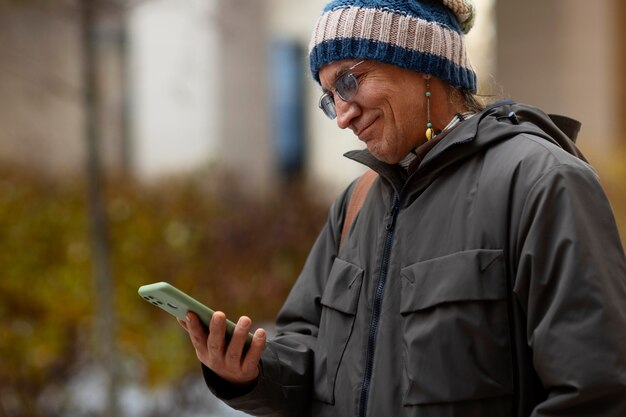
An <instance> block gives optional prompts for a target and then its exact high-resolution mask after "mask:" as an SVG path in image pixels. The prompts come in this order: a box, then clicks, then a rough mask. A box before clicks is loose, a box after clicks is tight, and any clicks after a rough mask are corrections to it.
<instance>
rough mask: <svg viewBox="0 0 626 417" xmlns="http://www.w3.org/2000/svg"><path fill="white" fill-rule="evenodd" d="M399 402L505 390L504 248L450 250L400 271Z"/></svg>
mask: <svg viewBox="0 0 626 417" xmlns="http://www.w3.org/2000/svg"><path fill="white" fill-rule="evenodd" d="M401 275H402V299H401V306H400V309H401V310H400V311H401V314H402V318H403V330H404V331H403V335H404V336H403V337H404V340H403V342H404V360H405V372H404V375H403V389H404V404H405V405H421V404H435V403H449V402H457V401H468V400H478V399H487V398H495V397H502V396H505V395H508V394H511V392H512V377H511V375H512V371H511V347H510V337H509V325H508V310H507V300H506V298H507V285H506V273H505V267H504V255H503V252H502V251H501V250H472V251H464V252H458V253H454V254H452V255H448V256H444V257H441V258H436V259H431V260H428V261H424V262H419V263H417V264H414V265H411V266H408V267H406V268H404V269H403V270H402V272H401Z"/></svg>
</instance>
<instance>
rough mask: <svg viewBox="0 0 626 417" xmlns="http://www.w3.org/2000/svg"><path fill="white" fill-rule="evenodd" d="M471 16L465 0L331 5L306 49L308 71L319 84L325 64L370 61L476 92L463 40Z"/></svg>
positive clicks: (366, 0) (341, 0)
mask: <svg viewBox="0 0 626 417" xmlns="http://www.w3.org/2000/svg"><path fill="white" fill-rule="evenodd" d="M474 15H475V7H474V4H473V2H472V1H471V0H387V1H385V0H334V1H331V2H330V3H328V4H327V5H326V7H325V8H324V12H323V13H322V15H321V16H320V17H319V19H318V20H317V24H316V25H315V30H314V31H313V36H312V38H311V43H310V45H309V60H310V65H311V73H312V75H313V78H314V79H315V80H316V81H317V82H319V81H320V79H319V70H320V68H321V67H322V66H324V65H326V64H329V63H331V62H334V61H339V60H342V59H372V60H376V61H380V62H384V63H387V64H392V65H396V66H398V67H401V68H406V69H410V70H414V71H417V72H419V73H423V74H431V75H432V76H434V77H437V78H440V79H442V80H444V81H447V82H448V83H450V84H451V85H453V86H455V87H459V88H462V89H466V90H469V91H471V92H476V73H475V72H474V70H473V69H472V66H471V64H470V62H469V59H468V58H467V53H466V48H465V42H464V34H466V33H468V32H469V30H470V29H471V28H472V25H473V23H474Z"/></svg>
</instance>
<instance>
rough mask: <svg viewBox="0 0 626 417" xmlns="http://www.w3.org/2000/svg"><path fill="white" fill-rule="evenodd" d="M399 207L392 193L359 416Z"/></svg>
mask: <svg viewBox="0 0 626 417" xmlns="http://www.w3.org/2000/svg"><path fill="white" fill-rule="evenodd" d="M399 209H400V197H399V196H398V194H395V195H394V199H393V205H392V208H391V219H390V222H389V223H388V224H387V225H386V226H385V229H386V231H387V235H386V236H385V249H384V251H383V257H382V260H381V264H380V273H379V275H378V285H377V286H376V294H375V297H374V307H373V310H372V321H371V323H370V332H369V336H368V339H367V356H366V361H365V374H364V375H363V385H362V386H361V398H360V403H359V417H365V416H366V415H367V400H368V398H369V390H370V383H371V380H372V371H373V368H374V351H375V350H376V334H377V333H378V324H379V321H380V312H381V307H382V303H383V295H384V293H385V284H386V282H387V273H388V269H389V259H390V257H391V246H392V244H393V232H394V227H395V224H396V218H397V215H398V211H399Z"/></svg>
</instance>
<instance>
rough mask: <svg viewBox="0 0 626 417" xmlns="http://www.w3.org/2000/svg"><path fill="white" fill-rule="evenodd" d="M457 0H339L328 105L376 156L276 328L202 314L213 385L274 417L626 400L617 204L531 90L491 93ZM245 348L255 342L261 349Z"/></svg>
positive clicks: (611, 406) (326, 51)
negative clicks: (528, 98) (529, 95)
mask: <svg viewBox="0 0 626 417" xmlns="http://www.w3.org/2000/svg"><path fill="white" fill-rule="evenodd" d="M473 15H474V8H473V6H472V4H471V3H470V2H468V1H466V0H456V1H452V0H450V1H445V0H444V1H408V0H407V1H373V0H371V1H364V0H361V1H357V0H349V1H348V0H345V1H339V0H335V1H332V2H331V3H329V4H328V5H327V7H326V8H325V10H324V13H323V14H322V16H321V17H320V19H319V20H318V22H317V25H316V28H315V31H314V33H313V38H312V41H311V48H310V53H309V57H310V62H311V70H312V74H313V77H314V79H315V80H317V81H318V82H320V84H321V86H322V88H323V91H324V93H323V95H322V98H321V99H320V107H321V108H322V110H323V111H324V113H325V114H326V115H328V116H329V117H330V118H333V119H334V118H335V117H336V119H337V124H338V126H339V127H340V128H349V129H351V130H352V131H353V132H354V133H355V135H356V136H357V137H358V138H359V139H360V140H362V141H363V142H364V143H365V144H366V145H367V150H364V151H355V152H351V153H348V154H347V156H348V157H349V158H351V159H353V160H356V161H358V162H360V163H363V164H365V165H367V166H368V167H369V168H371V169H372V170H373V171H375V172H376V173H377V178H376V180H375V181H374V182H373V184H372V186H371V189H370V190H369V192H368V193H367V197H366V198H365V201H364V202H363V206H362V208H361V209H360V211H359V213H358V215H357V216H356V217H355V218H354V220H351V219H350V220H348V221H347V223H350V224H347V227H349V230H348V233H347V234H346V236H345V240H342V239H341V232H342V228H343V227H344V223H345V222H346V207H347V206H348V205H349V204H350V201H351V194H352V193H353V191H354V189H355V187H356V186H357V185H355V184H356V183H355V184H352V185H351V186H350V187H349V188H348V189H347V190H346V191H345V192H344V193H343V194H342V195H341V196H340V197H339V198H338V199H337V201H336V202H335V204H334V205H333V206H332V208H331V210H330V214H329V219H328V223H327V224H326V226H325V227H324V229H323V230H322V232H321V233H320V236H319V238H318V240H317V241H316V243H315V245H314V247H313V249H312V251H311V253H310V256H309V259H308V261H307V263H306V265H305V266H304V269H303V271H302V273H301V275H300V277H299V279H298V281H297V282H296V284H295V285H294V287H293V289H292V291H291V293H290V295H289V297H288V299H287V300H286V302H285V305H284V306H283V308H282V310H281V312H280V313H279V316H278V319H277V330H278V334H277V336H276V337H275V338H273V339H272V340H270V341H267V342H266V336H265V332H264V331H263V330H262V329H260V330H257V332H256V333H255V336H254V339H253V342H252V344H251V346H250V348H249V349H248V350H244V349H243V344H244V339H245V335H246V333H247V332H248V330H249V329H250V326H251V322H250V319H249V318H247V317H243V318H241V319H240V320H239V323H238V326H237V329H236V330H235V334H234V336H233V338H232V340H231V342H230V344H228V345H226V344H225V342H224V340H223V338H224V327H225V324H224V320H225V316H224V314H223V313H218V314H216V315H215V316H214V318H213V320H212V322H211V324H210V329H209V330H210V332H208V333H207V332H206V331H205V330H204V329H203V327H202V326H201V325H200V323H199V322H198V320H197V318H196V317H195V316H194V315H193V314H191V315H190V316H189V318H188V322H187V323H182V324H183V325H184V327H185V328H186V329H187V330H188V331H189V333H190V335H191V339H192V343H193V345H194V347H195V349H196V352H197V355H198V358H199V359H200V360H201V362H202V363H203V369H204V375H205V378H206V381H207V384H208V385H209V388H210V389H211V390H212V391H213V392H214V393H215V394H216V395H217V396H218V397H220V398H222V399H223V400H225V401H226V402H227V403H228V404H230V405H232V406H233V407H235V408H238V409H240V410H243V411H246V412H248V413H251V414H254V415H267V416H269V415H276V416H279V415H281V416H300V415H313V416H357V415H358V416H383V415H385V416H387V415H388V416H428V417H433V416H437V417H438V416H464V417H466V416H494V417H495V416H498V417H499V416H537V417H538V416H557V415H558V416H615V417H618V416H626V336H625V331H626V284H625V277H626V261H625V258H624V251H623V248H622V247H621V243H620V241H619V237H618V233H617V230H616V226H615V222H614V219H613V216H612V213H611V210H610V206H609V203H608V201H607V199H606V197H605V195H604V193H603V192H602V189H601V187H600V185H599V183H598V181H597V178H596V174H595V173H594V171H593V169H592V168H591V167H590V166H589V165H588V164H587V163H586V162H585V161H584V160H583V159H582V156H581V155H580V153H579V152H578V150H577V149H576V147H575V146H574V144H573V141H572V140H571V139H570V138H569V137H568V135H567V134H569V135H570V136H572V137H573V136H575V131H576V130H577V127H578V126H577V125H576V124H575V123H574V122H573V121H571V120H569V119H565V118H558V119H554V120H553V119H551V118H550V117H548V116H546V115H545V114H544V113H543V112H541V111H540V110H538V109H535V108H532V107H530V106H523V105H518V104H515V103H512V102H501V103H497V104H495V105H492V106H488V107H487V108H485V109H482V108H481V107H480V106H479V105H478V104H477V102H476V100H475V99H474V97H473V95H472V93H474V92H475V91H476V76H475V74H474V71H473V70H472V68H471V66H470V65H469V61H468V59H467V57H466V54H465V46H464V38H463V33H464V32H467V31H468V30H469V29H470V28H471V22H472V21H473ZM244 352H245V353H244Z"/></svg>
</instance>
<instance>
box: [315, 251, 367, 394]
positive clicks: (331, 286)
mask: <svg viewBox="0 0 626 417" xmlns="http://www.w3.org/2000/svg"><path fill="white" fill-rule="evenodd" d="M362 282H363V269H361V268H360V267H358V266H356V265H354V264H351V263H349V262H346V261H344V260H342V259H339V258H336V259H335V262H334V263H333V266H332V269H331V271H330V275H329V277H328V282H327V284H326V288H325V289H324V293H323V294H322V300H321V303H322V315H321V318H320V325H319V334H318V337H317V346H316V348H315V384H314V392H313V394H314V398H315V399H317V400H319V401H323V402H326V403H329V404H334V402H335V397H334V391H335V381H336V378H337V370H338V369H339V364H340V363H341V359H342V357H343V354H344V351H345V349H346V345H347V344H348V340H349V338H350V335H351V333H352V327H353V324H354V316H355V315H356V311H357V304H358V300H359V294H360V292H361V284H362Z"/></svg>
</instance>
